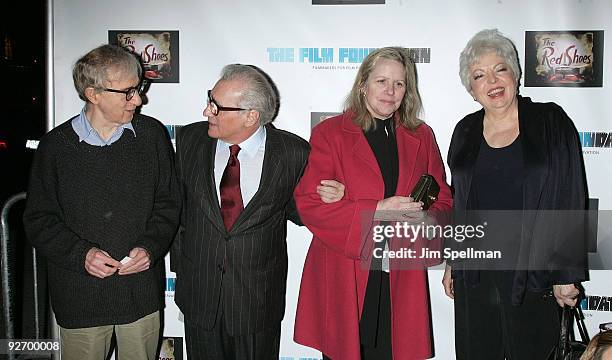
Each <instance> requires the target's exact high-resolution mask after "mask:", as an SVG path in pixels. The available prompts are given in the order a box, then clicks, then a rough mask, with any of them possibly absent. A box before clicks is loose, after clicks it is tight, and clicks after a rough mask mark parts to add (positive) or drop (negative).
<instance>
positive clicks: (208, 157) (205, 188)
mask: <svg viewBox="0 0 612 360" xmlns="http://www.w3.org/2000/svg"><path fill="white" fill-rule="evenodd" d="M207 140H208V141H205V142H204V145H203V146H202V147H201V149H200V154H199V156H198V159H200V161H201V162H202V163H201V164H202V166H200V167H199V169H198V168H196V169H194V170H195V171H202V172H203V173H204V176H202V179H203V181H202V183H201V184H198V185H200V186H197V189H196V190H197V191H198V192H201V194H202V197H201V204H200V206H201V207H202V209H209V211H205V213H206V214H208V216H209V217H210V221H211V222H212V224H213V225H214V226H215V227H217V229H218V230H219V231H225V225H224V224H223V218H222V217H221V208H220V207H219V198H218V196H217V185H216V184H215V154H216V152H217V139H212V138H209V137H208V136H207Z"/></svg>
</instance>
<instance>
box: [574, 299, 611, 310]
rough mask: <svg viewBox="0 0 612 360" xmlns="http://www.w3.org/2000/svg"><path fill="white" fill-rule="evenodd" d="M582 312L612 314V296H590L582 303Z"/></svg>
mask: <svg viewBox="0 0 612 360" xmlns="http://www.w3.org/2000/svg"><path fill="white" fill-rule="evenodd" d="M580 307H581V308H582V310H588V311H607V312H612V296H602V295H588V296H586V297H585V298H584V299H582V301H581V302H580Z"/></svg>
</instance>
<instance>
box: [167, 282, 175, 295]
mask: <svg viewBox="0 0 612 360" xmlns="http://www.w3.org/2000/svg"><path fill="white" fill-rule="evenodd" d="M175 289H176V278H166V296H167V297H173V296H174V291H175Z"/></svg>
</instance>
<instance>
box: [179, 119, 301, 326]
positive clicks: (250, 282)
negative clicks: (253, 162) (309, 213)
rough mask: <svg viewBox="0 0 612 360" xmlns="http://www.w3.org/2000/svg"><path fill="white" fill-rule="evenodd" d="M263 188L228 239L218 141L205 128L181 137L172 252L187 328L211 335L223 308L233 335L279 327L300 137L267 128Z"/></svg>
mask: <svg viewBox="0 0 612 360" xmlns="http://www.w3.org/2000/svg"><path fill="white" fill-rule="evenodd" d="M266 131H267V137H266V148H265V154H264V161H263V169H262V175H261V180H260V184H259V189H258V191H257V193H256V194H255V195H254V196H253V198H252V199H251V201H250V202H249V203H248V204H247V206H246V208H245V209H244V211H243V212H242V213H241V214H240V216H239V217H238V219H237V220H236V222H235V223H234V225H233V227H232V229H231V230H230V231H229V232H228V231H227V230H226V229H225V227H224V225H223V220H222V218H221V211H220V208H219V200H218V198H217V192H216V185H215V178H214V159H215V150H216V144H217V141H216V139H212V138H210V137H209V136H208V123H207V122H198V123H194V124H191V125H188V126H185V127H183V128H182V129H181V131H179V132H178V134H177V135H178V136H177V158H176V165H177V173H178V176H179V183H180V185H181V188H182V196H183V214H182V220H181V229H180V230H179V235H178V236H177V239H176V240H175V242H174V245H173V247H172V250H171V266H172V269H173V270H174V271H175V272H176V273H177V280H176V293H175V300H176V303H177V304H178V306H179V307H180V309H181V311H182V312H183V314H184V315H185V321H186V322H189V323H191V324H193V325H197V326H201V327H204V328H205V329H212V327H213V326H214V324H215V318H216V316H217V313H218V311H219V310H220V306H222V307H223V314H224V318H225V323H226V326H227V329H228V332H229V333H230V334H232V335H241V334H248V333H254V332H258V331H261V330H263V329H265V328H271V327H276V326H278V325H279V324H280V321H281V320H282V318H283V315H284V312H285V289H286V280H287V243H286V235H287V220H291V221H293V222H295V223H297V224H300V221H299V217H298V215H297V211H296V209H295V203H294V201H293V189H294V188H295V186H296V184H297V182H298V180H299V179H300V177H301V175H302V172H303V170H304V167H305V164H306V160H307V158H308V152H309V145H308V143H307V142H306V141H305V140H303V139H302V138H300V137H298V136H296V135H294V134H291V133H288V132H286V131H282V130H279V129H276V128H275V127H274V126H272V125H266Z"/></svg>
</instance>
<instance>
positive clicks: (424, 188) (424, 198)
mask: <svg viewBox="0 0 612 360" xmlns="http://www.w3.org/2000/svg"><path fill="white" fill-rule="evenodd" d="M439 193H440V186H439V185H438V183H437V182H436V179H435V178H434V177H433V176H431V175H429V174H423V175H421V178H420V179H419V181H418V182H417V183H416V185H415V186H414V188H413V189H412V191H411V192H410V197H411V198H412V200H413V201H416V202H418V201H420V202H422V203H423V210H427V209H429V207H430V206H431V205H432V204H433V203H434V202H435V201H436V200H438V194H439Z"/></svg>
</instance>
